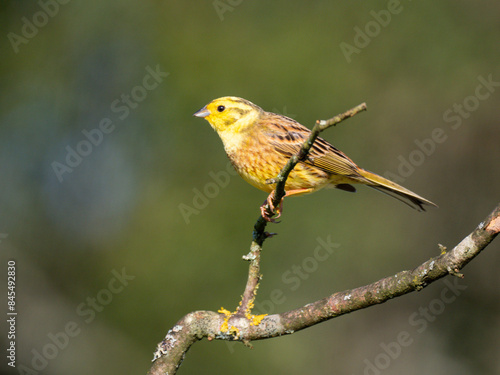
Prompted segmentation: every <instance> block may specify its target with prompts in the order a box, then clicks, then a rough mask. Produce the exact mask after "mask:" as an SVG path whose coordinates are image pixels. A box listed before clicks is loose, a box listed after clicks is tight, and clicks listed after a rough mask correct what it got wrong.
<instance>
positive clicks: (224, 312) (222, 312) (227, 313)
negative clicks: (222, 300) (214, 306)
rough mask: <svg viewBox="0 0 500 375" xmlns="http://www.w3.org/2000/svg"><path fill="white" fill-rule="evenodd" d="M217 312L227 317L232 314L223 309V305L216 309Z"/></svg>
mask: <svg viewBox="0 0 500 375" xmlns="http://www.w3.org/2000/svg"><path fill="white" fill-rule="evenodd" d="M217 312H218V313H219V314H224V315H225V316H227V317H228V318H229V317H230V316H231V315H233V313H232V312H231V311H229V310H227V309H225V308H224V307H221V308H220V309H219V310H217Z"/></svg>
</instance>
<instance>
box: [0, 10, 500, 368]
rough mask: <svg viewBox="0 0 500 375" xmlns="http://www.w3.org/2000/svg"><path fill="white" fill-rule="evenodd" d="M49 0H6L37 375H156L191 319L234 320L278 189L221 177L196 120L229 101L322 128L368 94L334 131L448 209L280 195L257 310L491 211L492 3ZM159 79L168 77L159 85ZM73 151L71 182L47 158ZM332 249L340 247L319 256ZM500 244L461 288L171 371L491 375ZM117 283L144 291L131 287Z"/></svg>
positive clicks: (20, 236) (357, 153)
mask: <svg viewBox="0 0 500 375" xmlns="http://www.w3.org/2000/svg"><path fill="white" fill-rule="evenodd" d="M41 4H45V5H44V7H45V8H46V10H43V7H42V5H40V3H37V2H34V1H4V2H2V5H1V6H0V17H1V19H0V34H1V35H2V42H1V43H2V46H1V51H2V58H1V59H0V72H1V80H0V89H1V96H2V100H1V103H0V106H1V112H0V116H1V117H0V122H1V127H0V178H1V183H0V197H1V198H0V233H1V234H2V238H0V240H1V243H0V249H1V252H0V257H1V264H0V267H1V268H2V271H1V274H2V275H5V274H6V272H5V273H4V270H6V268H7V260H8V259H15V261H16V263H17V289H16V292H17V300H16V301H17V311H18V313H19V315H18V317H17V326H16V328H17V332H16V333H17V339H16V341H17V365H18V366H19V365H24V366H26V367H29V368H33V364H32V361H33V359H34V358H37V357H36V353H43V352H44V351H45V353H46V355H48V356H49V357H50V359H48V360H47V361H46V363H44V362H43V361H44V360H43V359H40V358H38V362H36V360H35V363H38V366H39V368H40V369H41V368H43V370H42V371H39V373H44V374H74V375H78V374H89V373H92V374H110V373H111V374H118V373H122V374H138V373H145V372H146V371H147V370H148V368H149V366H150V363H151V362H150V361H151V359H152V353H153V351H154V349H155V346H156V344H157V343H158V342H159V341H160V340H161V339H162V338H163V337H164V335H165V334H166V332H167V331H168V329H169V328H171V327H172V326H173V325H174V324H175V322H176V321H177V320H178V319H180V318H181V317H182V316H183V315H184V314H186V313H188V312H190V311H194V310H200V309H207V310H217V309H219V308H220V307H221V306H224V307H225V308H228V309H234V308H235V307H236V305H237V303H238V301H239V298H240V294H241V293H242V292H243V287H244V283H245V280H246V273H247V264H246V262H244V261H242V260H241V255H243V254H246V253H247V252H248V249H249V245H250V240H251V232H252V226H253V224H254V222H255V220H256V219H257V217H258V214H259V210H258V208H259V206H260V204H261V203H262V201H263V200H264V199H265V197H266V195H265V194H264V193H263V192H261V191H259V190H257V189H255V188H253V187H251V186H250V185H248V184H246V183H245V182H244V181H243V180H242V179H241V178H239V177H235V176H234V175H233V174H231V175H230V174H229V173H227V172H225V171H226V168H227V165H228V161H227V158H226V156H225V154H224V151H223V148H222V144H221V141H220V140H219V138H218V136H217V134H216V133H214V132H213V131H212V130H211V128H210V126H209V125H208V123H207V122H206V121H203V120H201V119H197V118H194V117H192V114H193V113H194V112H195V111H197V110H198V109H199V108H201V107H202V106H204V105H205V104H207V103H208V102H209V101H210V100H212V99H214V98H216V97H220V96H225V95H235V96H241V97H244V98H246V99H248V100H251V101H253V102H254V103H256V104H258V105H260V106H261V107H263V108H264V109H266V110H269V111H274V112H279V113H282V114H286V115H288V116H290V117H293V118H295V119H296V120H298V121H300V122H301V123H303V124H304V125H306V126H308V127H312V125H313V123H314V121H315V120H316V119H325V118H328V117H331V116H333V115H335V114H337V113H340V112H343V111H345V110H347V109H349V108H351V107H353V106H355V105H357V104H359V103H361V102H366V103H367V105H368V111H367V112H364V113H362V114H360V115H358V116H356V117H355V118H354V119H351V120H348V122H345V123H343V124H341V126H338V127H337V128H333V129H330V130H328V131H327V132H326V133H325V134H324V137H325V138H327V139H328V140H329V141H330V142H332V143H333V144H334V145H335V146H337V147H338V148H340V149H341V150H343V151H344V152H345V153H346V154H347V155H349V156H350V157H351V158H352V159H353V160H354V161H356V162H357V163H359V165H360V166H362V167H364V168H366V169H368V170H371V171H373V172H376V173H379V174H386V173H392V176H393V178H394V176H396V178H397V179H399V182H400V183H401V184H403V185H404V186H406V187H408V188H409V189H411V190H413V191H415V192H417V193H418V194H421V195H422V196H424V197H426V198H428V199H430V200H432V201H433V202H436V203H437V204H438V205H439V209H431V210H429V211H430V212H427V213H418V212H416V211H413V210H411V209H410V208H408V207H406V206H405V205H403V204H401V203H400V202H398V201H396V200H393V199H390V198H388V197H386V196H384V195H383V194H379V193H377V192H375V191H373V190H371V189H368V188H363V187H361V188H359V189H358V192H357V193H356V194H348V193H346V192H342V191H337V190H323V191H320V192H318V193H316V194H314V195H309V196H305V197H302V198H294V199H290V200H287V201H286V202H285V212H284V216H283V218H282V223H281V224H279V225H272V226H271V227H270V229H269V230H271V231H276V232H278V233H279V235H278V236H277V237H274V238H273V239H271V240H269V241H268V242H266V245H265V249H264V253H263V264H262V272H263V274H264V278H263V280H262V283H261V286H260V289H259V295H258V298H257V306H258V308H257V309H256V310H255V311H256V312H257V310H259V309H260V311H261V312H282V311H286V310H289V309H292V308H296V307H298V306H301V305H304V304H306V303H308V302H312V301H315V300H317V299H320V298H323V297H325V296H327V295H328V294H330V293H332V292H335V291H341V290H344V289H348V288H354V287H357V286H361V285H365V284H367V283H370V282H373V281H375V280H378V279H380V278H382V277H385V276H390V275H393V274H395V273H397V272H399V271H401V270H404V269H412V268H413V267H416V266H417V265H419V264H420V263H421V262H423V261H425V260H427V259H429V258H430V257H433V256H435V255H437V254H439V249H438V243H441V244H443V245H445V246H449V247H453V246H454V245H455V244H457V243H458V242H459V241H460V240H461V239H462V238H463V237H465V236H466V235H467V234H468V233H470V232H471V231H472V230H473V229H474V228H475V227H476V226H477V225H478V224H479V222H480V221H481V220H482V219H483V218H484V217H486V215H487V214H488V213H489V212H490V211H491V210H492V209H493V208H494V207H495V205H496V204H497V202H498V198H499V195H498V192H499V186H500V174H499V169H498V160H499V159H500V150H499V144H500V134H499V130H498V118H499V115H500V111H499V98H500V87H499V84H498V83H496V84H490V86H489V89H488V88H486V87H484V84H483V83H482V82H484V81H488V80H489V81H493V82H500V70H499V57H500V56H499V48H498V40H499V32H500V24H499V22H498V14H499V11H500V6H499V4H498V3H497V2H492V1H476V2H468V1H442V2H437V3H436V2H422V1H402V2H400V3H399V4H398V3H396V2H394V1H392V2H389V3H386V2H373V1H372V2H357V1H350V2H339V3H333V2H329V1H310V2H305V1H290V0H289V1H274V2H264V1H245V0H242V1H237V0H232V1H229V0H221V1H215V2H213V1H172V0H168V1H143V2H133V1H105V2H103V1H93V0H91V1H85V2H84V1H69V2H67V3H66V4H60V3H54V2H50V1H46V2H45V3H44V2H43V1H42V2H41ZM54 4H57V5H54ZM231 4H232V5H231ZM387 9H389V10H390V11H392V13H391V12H389V11H388V10H387ZM44 14H45V15H44ZM388 15H390V20H389V16H388ZM377 19H378V21H377ZM35 23H37V24H38V25H39V27H38V26H36V25H35ZM29 24H32V26H29ZM33 25H34V26H33ZM359 30H361V32H362V33H364V34H365V33H368V34H370V35H371V36H369V35H368V36H365V37H362V36H360V31H359ZM14 34H15V35H14ZM365 35H366V34H365ZM23 38H24V39H23ZM355 38H356V40H355ZM356 43H357V44H356ZM347 44H349V45H350V46H352V48H358V49H357V50H356V52H354V53H351V54H346V53H344V52H343V50H342V48H349V47H348V46H347ZM356 46H358V47H356ZM148 67H149V69H152V70H153V71H154V70H158V71H160V72H164V73H165V74H163V75H160V76H159V77H157V82H156V83H157V85H156V87H154V88H153V86H154V83H155V82H154V80H151V79H150V78H147V77H146V76H147V75H148V74H151V73H149V70H148ZM166 73H168V76H165V75H166ZM145 79H146V81H144V80H145ZM143 81H144V82H145V84H146V86H147V87H148V88H149V89H146V88H144V83H143ZM495 85H496V86H495ZM478 86H479V88H478ZM122 95H129V96H130V98H131V99H130V100H129V99H126V97H122ZM134 98H135V99H134ZM126 100H128V103H129V104H125V103H126ZM459 106H461V108H462V109H460V107H459ZM119 108H121V109H119ZM120 117H122V118H120ZM107 118H109V119H110V120H111V124H110V125H109V127H108V128H106V130H107V131H108V133H102V132H101V135H102V137H100V136H98V135H97V134H98V133H99V132H98V131H97V130H95V129H99V125H100V123H101V122H102V121H104V122H106V120H105V119H107ZM436 129H437V130H436ZM440 129H441V130H440ZM84 130H85V131H86V132H91V134H94V137H96V138H94V142H95V145H91V146H90V149H89V148H88V147H87V148H85V146H86V145H87V146H88V145H90V143H88V141H87V143H85V142H84V141H86V140H87V138H86V136H85V135H84V133H82V131H84ZM433 134H434V135H436V134H440V136H437V137H435V139H434V141H429V140H428V139H429V138H431V137H432V136H433ZM82 142H83V143H82ZM78 145H80V146H78ZM419 145H420V146H419ZM68 147H69V148H68ZM78 147H80V151H82V152H84V153H87V154H88V155H86V156H84V157H82V158H81V160H78V159H76V157H75V156H73V158H74V159H71V157H70V162H71V160H73V166H74V167H73V168H71V167H70V168H71V170H72V171H71V172H69V171H67V172H64V173H62V174H60V177H61V178H58V176H57V174H56V173H55V171H54V165H56V164H54V163H61V165H62V164H65V165H66V161H65V159H66V157H67V155H68V152H70V151H68V150H77V148H78ZM59 166H60V165H59ZM214 176H216V177H214ZM61 179H62V181H60V180H61ZM197 192H200V193H199V194H198V193H197ZM197 194H198V195H197ZM200 194H202V195H203V197H204V198H203V197H201V196H200ZM207 195H208V197H207ZM186 210H187V211H186ZM183 212H184V214H183ZM186 212H188V214H186ZM189 213H190V214H189ZM318 241H330V242H333V243H336V244H338V247H337V248H335V251H334V252H333V253H332V254H329V256H318V254H320V253H319V252H318V251H316V252H315V250H316V248H317V246H318V243H319V242H318ZM497 241H498V240H497ZM498 250H499V245H498V243H497V242H495V243H493V244H492V245H491V246H490V247H489V248H488V249H487V250H486V251H485V252H484V253H483V254H481V255H480V256H479V257H478V258H477V259H475V260H474V261H473V262H472V263H471V264H470V265H468V266H467V267H466V268H465V270H464V273H465V279H464V280H454V279H453V278H451V277H449V278H447V279H446V280H448V281H447V282H445V281H444V280H441V281H439V282H437V283H435V284H432V285H431V286H429V287H428V288H426V289H424V290H423V291H421V292H420V293H413V294H411V295H408V296H404V297H402V298H398V299H396V300H394V301H390V302H389V303H387V304H384V305H381V306H377V307H373V308H370V309H367V310H363V311H359V312H356V313H353V314H350V315H348V316H343V317H341V318H338V319H335V320H333V321H329V322H326V323H323V324H321V325H319V326H316V327H313V328H310V329H307V330H305V331H302V332H299V333H297V334H294V335H291V336H288V337H283V338H278V339H273V340H266V341H261V342H254V343H253V344H254V349H253V350H250V349H248V348H246V347H244V346H243V345H241V344H235V343H232V344H228V343H226V342H211V343H209V342H207V341H206V340H204V341H202V342H199V343H197V344H196V345H194V347H193V348H192V349H191V350H190V351H189V353H188V354H187V356H186V359H185V362H184V364H183V365H182V368H181V369H180V371H179V373H182V374H190V373H204V374H235V373H237V374H254V373H262V374H272V373H287V374H302V373H310V374H332V373H335V374H348V375H350V374H378V373H377V371H378V372H379V373H383V374H424V373H425V374H444V373H447V374H448V373H454V374H493V373H498V371H499V370H500V362H499V357H498V347H499V346H500V341H499V337H500V320H499V316H500V315H499V310H500V303H499V300H500V295H499V290H498V283H499V280H498V270H497V268H498V264H499V260H500V258H499V252H498ZM321 255H324V253H321ZM299 267H300V269H301V271H300V277H299V271H297V269H298V268H299ZM122 272H125V274H126V275H129V277H130V278H132V277H134V278H133V279H130V280H128V281H123V282H122V283H120V282H119V280H118V279H116V274H121V273H122ZM2 279H3V280H4V281H2V283H1V284H2V285H1V288H0V292H1V293H2V295H3V296H6V293H7V291H6V281H5V277H2ZM450 283H451V284H450ZM453 283H458V284H457V285H458V286H459V288H458V287H457V286H453V288H451V287H450V285H454V284H453ZM124 284H127V285H124ZM272 297H273V298H272ZM89 298H91V299H92V298H95V299H96V302H95V304H93V305H92V300H88V299H89ZM2 301H6V298H4V297H2ZM3 306H4V307H2V309H6V306H7V304H6V302H5V303H3ZM5 311H6V310H5ZM1 321H2V323H0V326H1V328H2V329H1V332H3V333H2V341H1V342H2V347H3V348H4V347H5V346H4V344H5V343H6V342H7V334H6V333H5V332H6V328H7V326H6V319H5V318H4V319H1ZM71 322H73V323H71ZM68 324H69V327H68ZM65 330H68V332H67V333H63V332H65ZM69 333H71V334H73V336H74V337H69V336H68V334H69ZM54 337H56V338H58V339H59V341H57V340H56V341H57V342H58V345H59V348H58V347H56V346H55V344H54V343H53V341H54ZM398 338H400V339H401V338H403V339H402V341H403V343H404V344H405V345H402V344H401V343H400V344H397V345H396V344H391V343H393V342H395V341H397V340H398ZM384 348H385V349H384ZM51 350H52V351H51ZM4 353H5V351H4ZM387 353H389V354H387ZM1 366H2V369H5V370H3V371H7V368H8V367H7V366H6V359H3V360H2V364H1ZM374 366H375V367H374ZM13 373H18V372H13Z"/></svg>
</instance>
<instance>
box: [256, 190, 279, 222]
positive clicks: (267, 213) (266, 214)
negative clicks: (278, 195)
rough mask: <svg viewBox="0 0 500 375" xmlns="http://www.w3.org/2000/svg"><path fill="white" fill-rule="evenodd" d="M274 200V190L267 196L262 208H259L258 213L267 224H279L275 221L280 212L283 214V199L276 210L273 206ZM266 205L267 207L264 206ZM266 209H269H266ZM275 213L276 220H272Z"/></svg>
mask: <svg viewBox="0 0 500 375" xmlns="http://www.w3.org/2000/svg"><path fill="white" fill-rule="evenodd" d="M273 200H274V190H273V191H272V192H271V194H269V196H268V197H267V199H266V200H265V201H264V203H263V204H262V206H260V213H261V215H262V217H263V218H264V220H266V221H267V222H269V223H276V224H277V223H279V221H276V220H275V219H278V218H279V217H280V216H281V214H282V212H283V198H282V199H281V201H280V204H279V207H278V209H276V207H275V206H274V204H273ZM266 204H267V206H266ZM266 207H268V208H269V209H266ZM275 213H276V218H273V217H272V216H273V215H274V214H275Z"/></svg>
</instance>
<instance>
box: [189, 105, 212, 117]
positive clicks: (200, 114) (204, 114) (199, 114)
mask: <svg viewBox="0 0 500 375" xmlns="http://www.w3.org/2000/svg"><path fill="white" fill-rule="evenodd" d="M209 115H210V111H209V110H208V109H207V107H206V106H205V107H203V108H202V109H200V110H199V111H198V112H196V113H193V116H196V117H207V116H209Z"/></svg>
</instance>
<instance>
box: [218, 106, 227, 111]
mask: <svg viewBox="0 0 500 375" xmlns="http://www.w3.org/2000/svg"><path fill="white" fill-rule="evenodd" d="M225 109H226V107H224V106H223V105H220V106H218V107H217V111H219V112H223V111H224V110H225Z"/></svg>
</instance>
